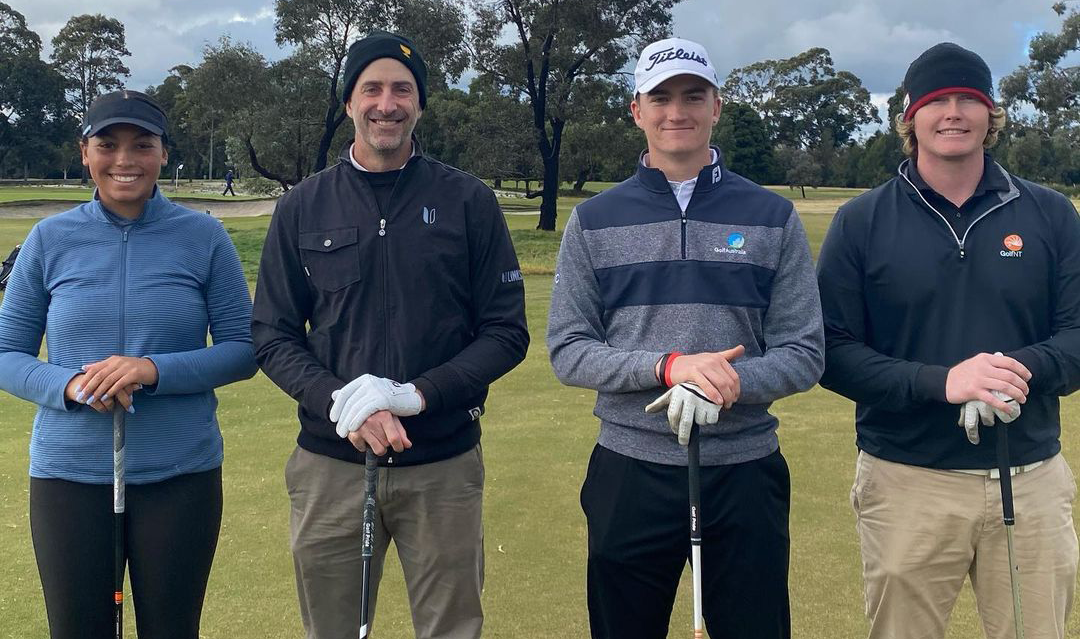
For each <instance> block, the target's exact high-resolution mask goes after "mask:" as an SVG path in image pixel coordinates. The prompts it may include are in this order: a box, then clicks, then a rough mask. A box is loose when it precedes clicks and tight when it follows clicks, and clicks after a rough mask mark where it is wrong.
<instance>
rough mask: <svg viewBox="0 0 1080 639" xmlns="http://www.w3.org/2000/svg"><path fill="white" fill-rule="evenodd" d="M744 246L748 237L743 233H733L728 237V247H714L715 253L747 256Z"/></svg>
mask: <svg viewBox="0 0 1080 639" xmlns="http://www.w3.org/2000/svg"><path fill="white" fill-rule="evenodd" d="M744 246H746V236H745V235H743V234H742V233H732V234H731V235H728V236H727V245H726V246H716V247H713V252H714V253H732V254H735V255H746V251H745V250H744V249H743V247H744Z"/></svg>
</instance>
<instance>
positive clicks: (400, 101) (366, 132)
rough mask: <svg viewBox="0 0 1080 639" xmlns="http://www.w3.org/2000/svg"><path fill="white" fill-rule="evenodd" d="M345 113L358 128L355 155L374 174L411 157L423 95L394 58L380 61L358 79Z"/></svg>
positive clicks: (354, 148)
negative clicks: (413, 135)
mask: <svg viewBox="0 0 1080 639" xmlns="http://www.w3.org/2000/svg"><path fill="white" fill-rule="evenodd" d="M345 112H346V113H348V114H349V117H350V118H352V120H353V126H354V128H355V129H356V138H355V142H356V144H355V146H354V147H353V155H354V157H355V158H356V161H357V162H359V163H360V164H362V165H364V166H365V167H367V168H369V169H371V170H374V171H388V170H392V169H396V168H398V167H400V166H401V165H403V164H405V161H406V160H408V159H409V155H411V154H412V142H411V137H412V132H413V129H414V128H415V127H416V122H417V120H419V119H420V115H421V114H422V111H421V110H420V92H419V91H418V90H417V88H416V78H414V77H413V74H412V72H411V71H409V68H408V67H406V66H405V65H404V64H402V63H401V62H398V61H397V60H395V59H393V58H379V59H378V60H375V61H374V62H372V63H371V64H369V65H367V66H366V67H365V68H364V71H363V72H362V73H361V74H360V77H359V78H357V79H356V86H355V87H354V88H353V92H352V95H351V96H349V101H348V102H346V103H345Z"/></svg>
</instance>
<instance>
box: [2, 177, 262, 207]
mask: <svg viewBox="0 0 1080 639" xmlns="http://www.w3.org/2000/svg"><path fill="white" fill-rule="evenodd" d="M199 184H200V183H196V185H190V184H187V183H185V182H181V183H180V185H179V187H178V188H177V190H175V191H174V190H173V188H172V183H171V182H170V183H168V184H166V183H164V182H162V183H161V184H160V186H161V189H162V191H163V192H164V193H165V195H167V196H168V197H170V198H180V199H195V200H222V201H231V200H257V199H261V198H263V197H265V196H261V195H244V193H243V187H241V186H240V185H236V188H237V189H239V190H240V194H239V195H237V196H235V197H234V196H231V195H230V196H223V195H221V192H220V189H223V188H224V186H223V184H224V183H222V186H214V188H215V189H217V190H212V191H206V190H200V187H199ZM205 188H210V186H206V187H205ZM93 193H94V188H93V185H92V184H91V186H89V187H81V186H0V204H11V203H15V202H20V203H26V202H55V201H60V202H85V201H87V200H89V199H90V198H91V197H92V196H93Z"/></svg>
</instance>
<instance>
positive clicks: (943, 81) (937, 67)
mask: <svg viewBox="0 0 1080 639" xmlns="http://www.w3.org/2000/svg"><path fill="white" fill-rule="evenodd" d="M904 90H905V91H906V92H907V95H906V96H905V97H904V119H905V120H910V119H911V118H912V117H913V116H914V115H915V112H916V111H918V110H919V109H921V108H922V107H924V106H926V103H928V102H930V101H931V100H933V99H934V98H936V97H938V96H941V95H945V94H946V93H969V94H971V95H973V96H975V97H977V98H979V99H980V100H982V101H983V102H985V103H986V106H988V107H989V108H991V109H993V108H994V100H993V95H994V84H993V81H992V80H991V79H990V67H988V66H986V62H985V61H984V60H983V59H982V58H981V57H979V55H978V54H977V53H975V52H973V51H968V50H967V49H965V48H964V47H961V46H959V45H956V44H953V43H952V42H942V43H941V44H935V45H934V46H932V47H930V48H929V49H927V50H926V51H924V52H923V54H922V55H920V56H919V57H918V58H915V61H914V62H912V63H911V66H910V67H908V70H907V75H905V76H904Z"/></svg>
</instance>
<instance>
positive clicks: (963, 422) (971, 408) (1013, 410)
mask: <svg viewBox="0 0 1080 639" xmlns="http://www.w3.org/2000/svg"><path fill="white" fill-rule="evenodd" d="M990 392H991V393H992V394H993V395H994V397H996V398H998V399H1000V400H1001V401H1003V402H1005V404H1006V405H1007V406H1008V407H1009V412H1007V413H1006V412H1003V411H1001V410H998V409H997V408H994V407H992V406H990V405H989V404H987V403H986V402H984V401H982V400H979V399H973V400H971V401H970V402H967V403H965V404H964V405H963V406H961V407H960V419H959V420H957V423H958V424H959V425H960V426H963V427H964V430H965V431H966V432H967V438H968V441H969V442H971V443H972V444H978V443H979V422H982V425H983V426H993V425H994V417H997V418H998V419H1000V420H1001V423H1003V424H1008V423H1009V422H1011V421H1013V420H1014V419H1016V418H1017V417H1019V416H1020V404H1019V403H1017V401H1016V400H1015V399H1013V398H1011V397H1009V396H1008V395H1006V394H1005V393H1002V392H999V391H990Z"/></svg>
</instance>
